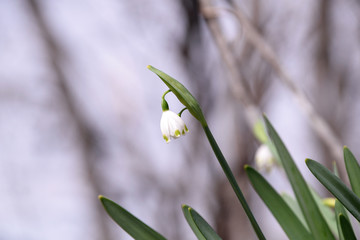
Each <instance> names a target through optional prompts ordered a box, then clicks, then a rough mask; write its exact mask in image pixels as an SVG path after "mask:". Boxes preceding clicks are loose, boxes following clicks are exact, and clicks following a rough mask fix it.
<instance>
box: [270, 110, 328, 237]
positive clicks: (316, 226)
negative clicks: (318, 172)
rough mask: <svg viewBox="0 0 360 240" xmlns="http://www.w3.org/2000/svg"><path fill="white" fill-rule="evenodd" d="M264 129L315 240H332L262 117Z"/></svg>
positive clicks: (298, 175) (296, 171) (282, 147)
mask: <svg viewBox="0 0 360 240" xmlns="http://www.w3.org/2000/svg"><path fill="white" fill-rule="evenodd" d="M264 119H265V125H266V129H267V131H268V134H269V136H270V138H271V140H272V141H273V143H274V145H275V148H276V151H277V153H278V155H279V157H280V160H281V162H282V164H283V167H284V169H285V172H286V175H287V177H288V179H289V181H290V184H291V186H292V188H293V191H294V193H295V196H296V199H297V202H298V203H299V206H300V208H301V210H302V212H303V214H304V217H305V220H306V222H307V225H308V226H309V228H310V231H311V233H312V235H313V236H314V238H315V239H319V240H320V239H321V240H322V239H334V236H333V234H332V233H331V231H330V229H329V227H328V225H327V224H326V222H325V220H324V218H323V216H322V215H321V213H320V210H319V208H318V206H317V204H316V202H315V201H314V198H313V197H312V195H311V192H310V190H309V188H308V186H307V183H306V182H305V180H304V178H303V176H302V175H301V173H300V171H299V169H298V168H297V166H296V164H295V162H294V160H293V159H292V157H291V155H290V153H289V152H288V150H287V149H286V147H285V145H284V143H283V142H282V140H281V139H280V137H279V135H278V134H277V132H276V131H275V129H274V127H273V126H272V125H271V123H270V122H269V120H268V119H267V118H266V116H264Z"/></svg>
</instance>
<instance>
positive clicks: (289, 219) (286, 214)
mask: <svg viewBox="0 0 360 240" xmlns="http://www.w3.org/2000/svg"><path fill="white" fill-rule="evenodd" d="M245 170H246V173H247V175H248V177H249V179H250V181H251V184H252V186H253V187H254V189H255V191H256V192H257V193H258V194H259V196H260V197H261V199H262V200H263V201H264V203H265V204H266V206H267V207H268V208H269V209H270V211H271V212H272V214H273V215H274V217H275V218H276V220H277V221H278V222H279V224H280V226H281V227H282V228H283V230H284V231H285V233H286V235H287V236H288V237H289V239H312V236H311V234H310V232H309V231H308V230H307V229H306V228H305V226H304V225H303V223H302V222H301V221H300V219H299V218H298V217H297V216H296V214H295V213H294V212H293V211H292V210H291V208H290V207H289V206H288V205H287V204H286V202H285V201H284V199H283V198H282V197H281V196H280V195H279V194H278V193H277V192H276V191H275V189H273V187H272V186H271V185H270V184H269V183H268V182H267V181H266V180H265V179H264V178H263V177H262V176H261V175H260V173H258V172H257V171H256V170H255V169H253V168H251V167H249V166H246V167H245Z"/></svg>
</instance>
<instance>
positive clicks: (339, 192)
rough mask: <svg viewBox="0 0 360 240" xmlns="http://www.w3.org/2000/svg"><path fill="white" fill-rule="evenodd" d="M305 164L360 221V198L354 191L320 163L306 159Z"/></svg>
mask: <svg viewBox="0 0 360 240" xmlns="http://www.w3.org/2000/svg"><path fill="white" fill-rule="evenodd" d="M306 165H307V166H308V168H309V169H310V171H311V172H312V173H313V174H314V176H315V177H316V178H317V179H318V180H319V181H320V182H321V183H322V184H323V185H324V186H325V187H326V188H327V189H328V190H329V191H330V192H331V193H332V194H333V195H334V196H335V197H336V198H337V199H338V200H339V201H340V202H341V203H342V204H343V205H344V207H345V208H346V209H347V210H349V212H350V213H351V214H352V215H353V216H354V217H355V218H356V219H357V220H358V221H360V199H359V198H358V197H357V196H356V195H355V193H353V192H352V191H351V190H350V189H349V188H347V187H346V185H345V184H344V183H343V182H342V181H341V180H340V179H339V178H338V177H336V176H335V175H334V174H333V173H332V172H330V171H329V170H328V169H327V168H326V167H324V166H322V165H321V164H320V163H318V162H316V161H314V160H311V159H306Z"/></svg>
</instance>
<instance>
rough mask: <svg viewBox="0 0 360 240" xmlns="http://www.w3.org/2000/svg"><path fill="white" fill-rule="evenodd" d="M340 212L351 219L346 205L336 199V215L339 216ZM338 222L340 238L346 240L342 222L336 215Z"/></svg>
mask: <svg viewBox="0 0 360 240" xmlns="http://www.w3.org/2000/svg"><path fill="white" fill-rule="evenodd" d="M339 214H342V215H343V216H345V217H346V218H347V219H348V220H349V217H348V216H347V213H346V210H345V208H344V206H343V205H342V204H341V203H340V202H339V200H335V216H339ZM336 224H337V228H338V232H339V239H340V240H346V239H345V238H344V234H343V232H342V229H341V224H340V221H339V218H338V217H336Z"/></svg>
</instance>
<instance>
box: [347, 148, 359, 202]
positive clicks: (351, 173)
mask: <svg viewBox="0 0 360 240" xmlns="http://www.w3.org/2000/svg"><path fill="white" fill-rule="evenodd" d="M344 160H345V166H346V171H347V174H348V177H349V181H350V184H351V188H352V190H353V191H354V193H355V194H356V195H357V196H358V197H360V166H359V163H358V161H357V160H356V158H355V157H354V155H353V154H352V152H351V151H350V150H349V149H348V148H347V147H344Z"/></svg>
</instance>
